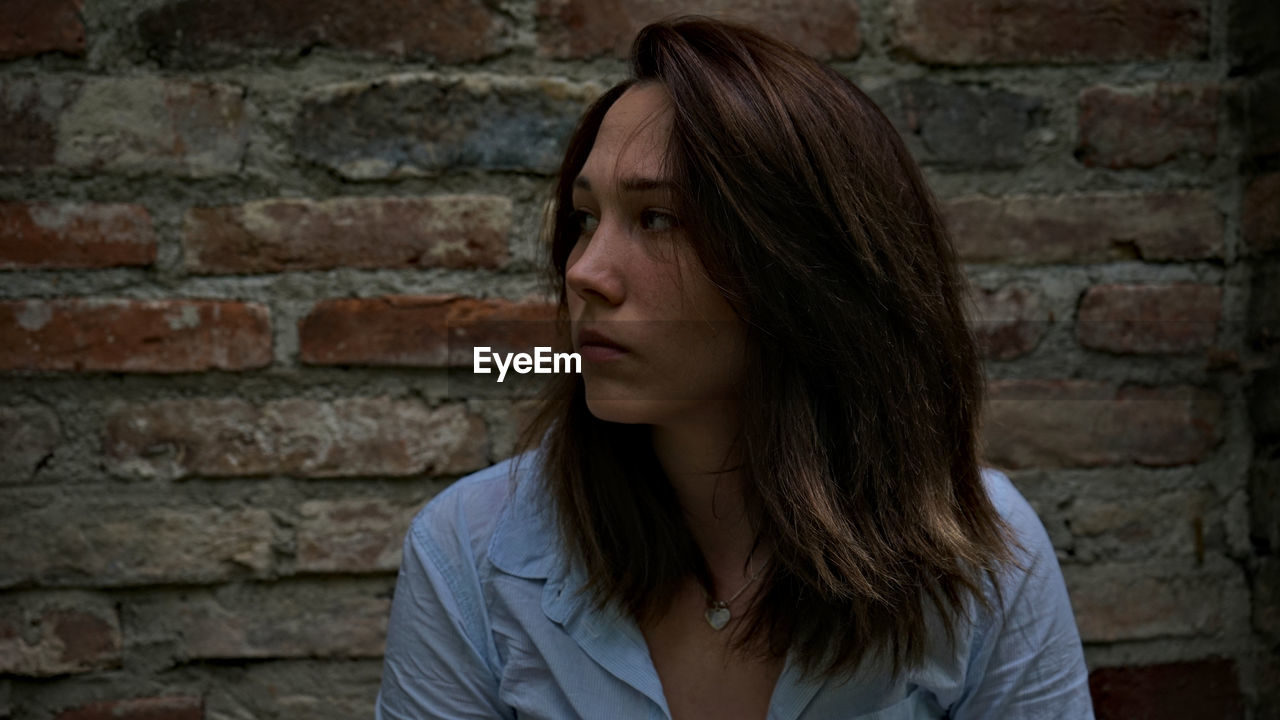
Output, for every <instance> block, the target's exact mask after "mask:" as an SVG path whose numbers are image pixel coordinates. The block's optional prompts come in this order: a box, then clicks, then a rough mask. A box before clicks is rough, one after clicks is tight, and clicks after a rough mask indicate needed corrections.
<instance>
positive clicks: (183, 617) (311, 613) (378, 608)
mask: <svg viewBox="0 0 1280 720" xmlns="http://www.w3.org/2000/svg"><path fill="white" fill-rule="evenodd" d="M394 582H395V580H394V578H391V577H385V578H376V579H375V578H369V579H363V580H351V579H347V580H343V581H340V582H336V581H326V582H287V583H286V582H276V583H270V584H267V583H257V584H245V585H240V586H233V587H227V588H222V589H219V590H216V591H208V590H193V591H190V592H184V593H182V594H181V596H174V595H172V594H167V593H166V594H160V593H156V594H153V595H150V596H144V597H139V598H138V599H137V600H136V601H134V602H132V603H130V604H128V605H126V607H125V611H124V625H125V632H126V634H128V635H129V636H130V637H136V638H139V639H140V640H141V641H145V642H147V643H148V644H156V645H163V646H170V647H173V648H174V651H175V656H176V659H177V660H178V661H187V660H198V659H242V658H301V657H350V658H358V657H380V656H381V655H382V653H383V650H384V647H385V639H386V635H387V616H388V614H389V612H390V609H391V602H390V601H391V594H392V592H391V591H392V587H393V585H394Z"/></svg>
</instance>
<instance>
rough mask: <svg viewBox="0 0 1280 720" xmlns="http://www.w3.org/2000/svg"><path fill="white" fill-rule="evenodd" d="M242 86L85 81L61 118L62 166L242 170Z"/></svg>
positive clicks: (208, 172)
mask: <svg viewBox="0 0 1280 720" xmlns="http://www.w3.org/2000/svg"><path fill="white" fill-rule="evenodd" d="M247 144H248V124H247V122H246V108H245V102H244V90H243V89H241V88H239V87H235V86H233V85H227V84H223V83H210V82H188V81H185V80H176V79H165V78H156V77H133V78H104V79H96V80H93V81H92V82H86V83H85V85H84V87H83V88H82V89H81V90H80V93H79V95H78V96H77V97H76V100H75V102H74V103H73V104H72V105H71V106H70V107H68V108H67V109H66V110H65V111H63V112H62V113H61V115H60V116H59V119H58V150H57V155H56V161H57V163H58V164H59V165H62V166H65V167H71V168H76V169H81V170H90V171H99V170H105V171H112V172H123V173H163V174H175V175H182V176H189V177H211V176H216V175H224V174H228V173H234V172H236V171H238V170H239V169H240V164H241V162H242V160H243V157H244V153H245V148H246V146H247Z"/></svg>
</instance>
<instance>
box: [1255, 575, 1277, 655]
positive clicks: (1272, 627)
mask: <svg viewBox="0 0 1280 720" xmlns="http://www.w3.org/2000/svg"><path fill="white" fill-rule="evenodd" d="M1252 585H1253V627H1254V628H1255V629H1257V630H1258V631H1259V632H1261V633H1265V634H1266V635H1267V636H1268V637H1269V638H1270V639H1271V641H1272V642H1276V641H1280V558H1277V557H1276V556H1275V555H1270V556H1267V557H1264V558H1262V560H1261V561H1260V562H1259V563H1258V567H1257V568H1256V569H1255V570H1254V573H1253V583H1252Z"/></svg>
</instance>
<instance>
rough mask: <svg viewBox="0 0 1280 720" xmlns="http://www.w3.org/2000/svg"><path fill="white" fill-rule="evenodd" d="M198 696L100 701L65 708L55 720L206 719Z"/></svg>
mask: <svg viewBox="0 0 1280 720" xmlns="http://www.w3.org/2000/svg"><path fill="white" fill-rule="evenodd" d="M203 718H204V703H203V702H202V701H201V699H200V698H198V697H190V696H171V697H150V698H130V699H128V700H101V701H98V702H93V703H89V704H88V705H82V706H80V707H78V708H75V709H72V710H64V711H63V712H60V713H58V714H57V716H55V718H54V720H203Z"/></svg>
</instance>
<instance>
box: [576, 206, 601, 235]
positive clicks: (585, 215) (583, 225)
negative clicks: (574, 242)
mask: <svg viewBox="0 0 1280 720" xmlns="http://www.w3.org/2000/svg"><path fill="white" fill-rule="evenodd" d="M569 224H570V226H571V227H573V228H574V229H575V230H577V231H578V234H579V235H582V234H584V233H590V232H594V231H595V229H596V226H597V225H599V224H600V220H599V219H597V218H596V216H594V215H592V214H591V213H589V212H587V211H586V210H574V211H573V212H572V213H570V215H569Z"/></svg>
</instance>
